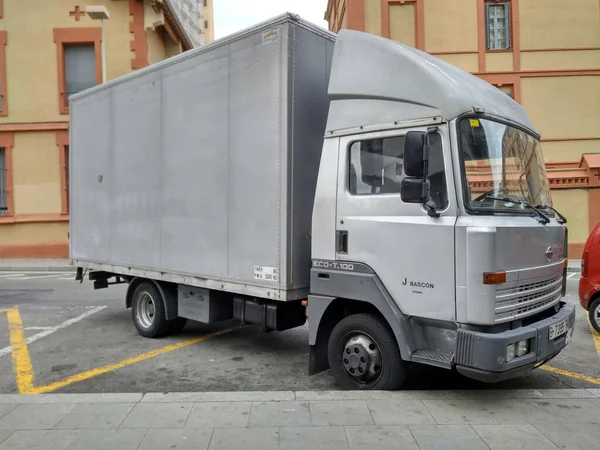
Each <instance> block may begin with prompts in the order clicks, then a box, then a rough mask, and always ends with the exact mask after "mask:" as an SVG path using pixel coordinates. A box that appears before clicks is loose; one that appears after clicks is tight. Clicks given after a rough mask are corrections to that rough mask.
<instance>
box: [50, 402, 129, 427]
mask: <svg viewBox="0 0 600 450" xmlns="http://www.w3.org/2000/svg"><path fill="white" fill-rule="evenodd" d="M134 406H135V403H82V404H78V405H75V407H74V408H73V409H72V410H71V411H70V412H69V414H67V415H66V416H65V417H63V418H62V420H61V421H60V422H58V423H57V424H56V426H55V427H54V429H56V430H98V429H110V428H115V429H116V428H118V427H119V425H121V422H123V421H124V420H125V418H126V417H127V415H128V414H129V413H130V412H131V410H132V409H133V407H134Z"/></svg>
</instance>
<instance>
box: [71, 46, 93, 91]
mask: <svg viewBox="0 0 600 450" xmlns="http://www.w3.org/2000/svg"><path fill="white" fill-rule="evenodd" d="M64 55H65V94H66V96H67V100H68V98H69V97H70V96H71V95H72V94H76V93H77V92H81V91H84V90H86V89H89V88H91V87H93V86H96V55H95V53H94V44H73V45H65V46H64Z"/></svg>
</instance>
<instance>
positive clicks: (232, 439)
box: [208, 427, 314, 450]
mask: <svg viewBox="0 0 600 450" xmlns="http://www.w3.org/2000/svg"><path fill="white" fill-rule="evenodd" d="M278 448H279V432H278V429H277V428H274V427H256V428H215V430H214V432H213V436H212V439H211V441H210V446H209V447H208V450H235V449H238V450H278ZM306 448H309V447H306ZM311 450H314V449H311Z"/></svg>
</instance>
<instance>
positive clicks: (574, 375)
mask: <svg viewBox="0 0 600 450" xmlns="http://www.w3.org/2000/svg"><path fill="white" fill-rule="evenodd" d="M540 369H542V370H545V371H546V372H552V373H556V374H558V375H564V376H565V377H569V378H575V379H576V380H582V381H587V382H588V383H592V384H598V385H600V378H594V377H588V376H587V375H582V374H580V373H575V372H570V371H568V370H563V369H557V368H556V367H550V366H542V367H540Z"/></svg>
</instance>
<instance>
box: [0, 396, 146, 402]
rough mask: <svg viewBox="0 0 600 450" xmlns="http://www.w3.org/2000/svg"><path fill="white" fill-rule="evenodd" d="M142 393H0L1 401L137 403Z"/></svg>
mask: <svg viewBox="0 0 600 450" xmlns="http://www.w3.org/2000/svg"><path fill="white" fill-rule="evenodd" d="M141 399H142V394H39V395H20V394H0V403H137V402H139V401H140V400H141Z"/></svg>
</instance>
